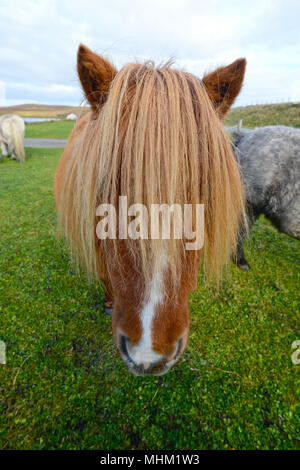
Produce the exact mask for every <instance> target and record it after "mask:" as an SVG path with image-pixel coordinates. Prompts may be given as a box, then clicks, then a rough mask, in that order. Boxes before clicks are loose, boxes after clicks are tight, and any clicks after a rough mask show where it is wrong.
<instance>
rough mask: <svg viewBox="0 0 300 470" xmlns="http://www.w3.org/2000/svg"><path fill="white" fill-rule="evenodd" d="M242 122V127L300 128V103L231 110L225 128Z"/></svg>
mask: <svg viewBox="0 0 300 470" xmlns="http://www.w3.org/2000/svg"><path fill="white" fill-rule="evenodd" d="M241 119H242V120H243V127H249V128H254V127H261V126H270V125H279V124H281V125H284V126H292V127H299V128H300V103H281V104H266V105H258V106H245V107H243V108H233V109H231V111H229V113H228V115H227V116H226V118H225V121H224V124H225V125H226V126H235V125H236V124H238V122H239V121H240V120H241Z"/></svg>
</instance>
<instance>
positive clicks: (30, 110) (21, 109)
mask: <svg viewBox="0 0 300 470" xmlns="http://www.w3.org/2000/svg"><path fill="white" fill-rule="evenodd" d="M89 109H90V108H89V107H88V106H59V105H58V106H52V105H47V104H20V105H17V106H3V107H0V116H1V115H2V114H18V115H19V116H23V117H43V118H56V119H64V118H65V117H66V116H67V115H68V114H70V113H75V114H77V115H82V114H85V113H86V112H87V111H89Z"/></svg>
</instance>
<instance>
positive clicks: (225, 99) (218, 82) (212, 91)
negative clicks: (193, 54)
mask: <svg viewBox="0 0 300 470" xmlns="http://www.w3.org/2000/svg"><path fill="white" fill-rule="evenodd" d="M245 70H246V59H237V60H236V61H235V62H233V63H232V64H230V65H227V67H219V68H218V69H217V70H215V71H214V72H211V73H209V74H207V75H205V76H204V77H203V79H202V82H203V83H204V85H205V87H206V91H207V93H208V96H209V97H210V99H211V100H212V102H213V104H214V107H215V109H216V111H217V112H218V114H219V116H220V118H221V119H223V117H224V116H225V114H226V113H227V111H228V110H229V108H230V106H231V105H232V104H233V102H234V100H235V98H236V97H237V95H238V94H239V92H240V90H241V88H242V84H243V80H244V75H245Z"/></svg>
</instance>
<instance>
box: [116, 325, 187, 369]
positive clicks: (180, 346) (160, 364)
mask: <svg viewBox="0 0 300 470" xmlns="http://www.w3.org/2000/svg"><path fill="white" fill-rule="evenodd" d="M185 344H186V340H185V338H180V339H178V341H177V342H176V345H175V347H174V349H173V352H172V353H171V354H169V355H168V356H162V357H161V358H160V359H159V360H158V361H155V362H149V360H148V359H147V357H145V360H144V361H142V362H140V363H136V362H135V361H134V359H133V358H132V356H131V355H130V339H129V338H128V337H127V336H126V335H124V334H120V336H119V351H120V353H121V356H122V358H123V359H124V361H125V362H126V364H127V366H128V369H129V370H130V372H132V373H133V374H134V375H139V376H145V375H163V374H165V373H166V372H168V370H169V369H170V368H171V367H172V366H173V365H174V364H175V363H176V362H177V360H178V359H179V357H180V356H181V354H182V352H183V350H184V348H185Z"/></svg>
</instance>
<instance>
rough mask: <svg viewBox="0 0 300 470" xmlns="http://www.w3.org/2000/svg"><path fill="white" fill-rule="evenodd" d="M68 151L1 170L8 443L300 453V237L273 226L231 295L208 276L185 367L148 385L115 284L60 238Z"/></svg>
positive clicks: (264, 230) (3, 440) (232, 280)
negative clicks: (133, 360) (58, 204)
mask: <svg viewBox="0 0 300 470" xmlns="http://www.w3.org/2000/svg"><path fill="white" fill-rule="evenodd" d="M47 124H48V123H45V124H43V126H44V125H45V126H46V125H47ZM60 124H63V123H60ZM53 125H54V124H53ZM33 126H36V124H34V125H32V127H33ZM65 131H66V128H65V129H64V131H63V130H61V134H57V133H56V131H55V132H54V131H53V136H55V137H61V135H62V134H63V132H65ZM47 132H48V131H47ZM51 132H52V131H51ZM54 134H55V135H54ZM60 154H61V149H45V150H44V149H30V148H28V149H26V162H25V163H24V164H23V165H21V164H18V163H17V162H14V161H10V160H8V159H4V160H3V162H1V163H0V216H1V221H2V223H1V225H0V236H1V245H0V273H1V275H0V340H2V341H4V342H5V343H6V348H7V364H6V365H0V448H1V449H251V448H256V449H296V448H298V449H299V448H300V434H299V430H300V405H299V398H300V380H299V366H296V365H293V363H292V361H291V354H292V349H291V345H292V342H293V341H295V340H296V339H300V328H299V327H300V314H299V311H300V292H299V281H300V245H299V242H297V241H295V240H293V239H291V238H289V237H288V236H285V235H282V234H279V233H278V232H277V231H276V230H275V229H274V228H273V227H272V226H271V225H270V224H269V223H268V222H267V221H265V220H264V219H260V220H259V221H258V223H256V225H255V227H254V229H253V231H252V232H251V236H250V238H249V240H248V242H247V243H246V245H245V250H246V255H247V259H248V261H249V263H250V264H251V267H252V269H251V271H249V272H248V273H245V272H242V271H240V270H238V269H237V268H236V267H234V266H232V269H231V273H230V274H231V275H230V277H229V278H228V279H227V280H226V281H224V282H223V284H222V286H221V288H220V290H219V291H216V290H215V289H214V287H213V286H205V285H204V284H203V282H202V278H201V275H199V285H198V288H197V290H196V291H195V292H194V293H193V294H192V295H191V297H190V302H189V305H190V312H191V334H190V340H189V345H188V348H187V350H186V352H185V353H184V355H183V357H182V359H181V360H180V362H179V363H178V365H176V366H175V367H174V368H173V369H172V370H171V371H170V372H169V373H168V374H167V375H165V376H162V377H146V378H143V377H134V376H132V375H130V374H129V372H127V370H126V368H125V365H124V363H123V362H122V361H121V359H120V358H119V356H118V354H117V352H116V349H115V346H114V344H113V340H112V332H111V319H110V318H109V317H108V316H107V315H105V314H104V313H103V307H102V301H103V292H102V287H101V285H96V284H92V285H89V284H88V283H87V281H86V278H85V277H84V276H81V277H78V276H76V275H75V273H74V271H73V268H72V267H71V266H70V263H69V257H68V254H67V251H66V249H65V247H64V244H63V243H62V242H59V241H58V240H57V238H56V212H55V204H54V198H53V177H54V173H55V168H56V165H57V162H58V159H59V156H60Z"/></svg>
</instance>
